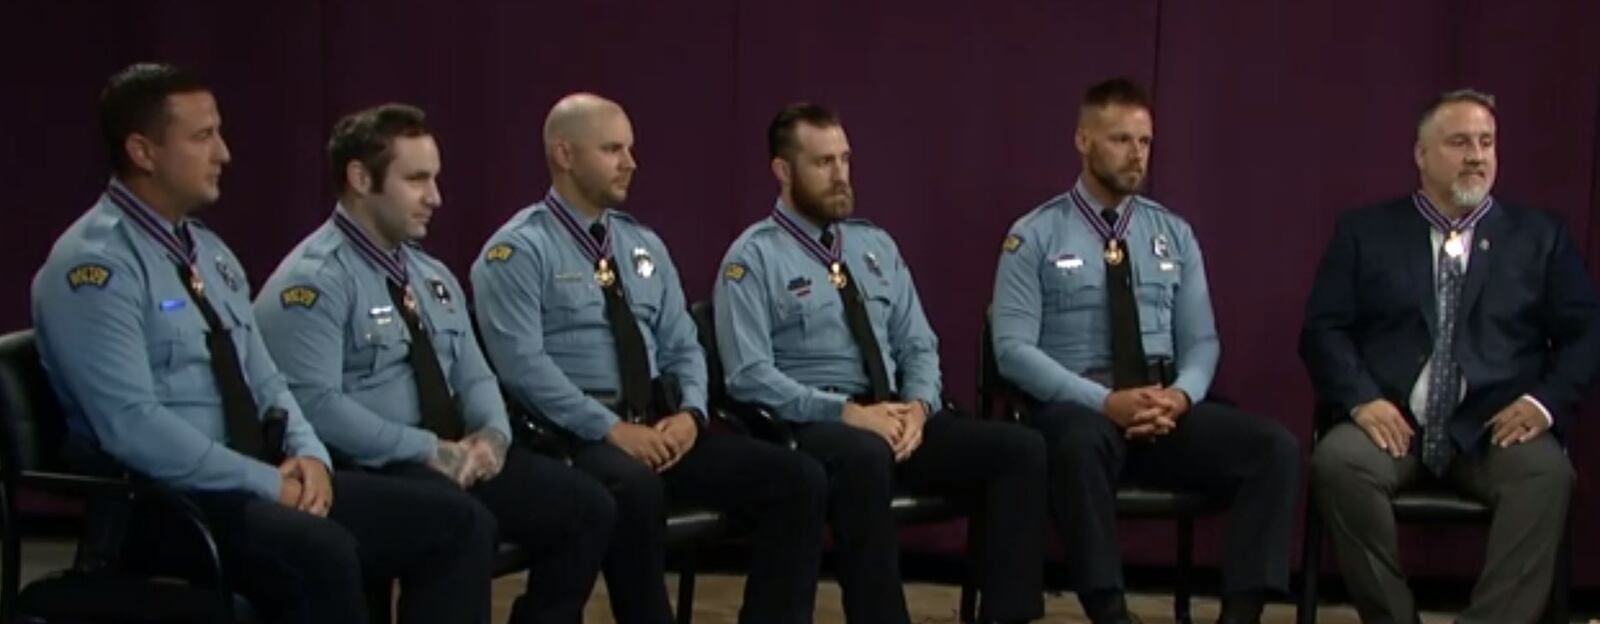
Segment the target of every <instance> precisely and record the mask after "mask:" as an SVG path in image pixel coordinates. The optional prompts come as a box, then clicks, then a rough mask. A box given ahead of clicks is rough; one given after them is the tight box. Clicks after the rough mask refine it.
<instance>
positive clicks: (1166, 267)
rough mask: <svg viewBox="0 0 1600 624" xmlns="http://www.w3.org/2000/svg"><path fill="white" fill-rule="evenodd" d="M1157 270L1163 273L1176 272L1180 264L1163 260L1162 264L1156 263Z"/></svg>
mask: <svg viewBox="0 0 1600 624" xmlns="http://www.w3.org/2000/svg"><path fill="white" fill-rule="evenodd" d="M1156 268H1158V269H1161V270H1163V271H1176V270H1178V263H1176V262H1172V261H1170V260H1162V261H1161V262H1158V263H1156Z"/></svg>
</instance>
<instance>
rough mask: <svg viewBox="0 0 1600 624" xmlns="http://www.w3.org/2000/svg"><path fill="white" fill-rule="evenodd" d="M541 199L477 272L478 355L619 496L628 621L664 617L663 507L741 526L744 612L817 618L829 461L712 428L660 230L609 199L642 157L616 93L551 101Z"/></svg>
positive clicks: (619, 593) (616, 559) (612, 585)
mask: <svg viewBox="0 0 1600 624" xmlns="http://www.w3.org/2000/svg"><path fill="white" fill-rule="evenodd" d="M544 144H545V157H546V159H547V161H548V164H549V168H550V191H549V192H548V193H547V194H546V195H545V198H544V199H543V200H542V201H540V202H538V203H536V204H534V205H532V206H530V207H528V208H525V209H523V210H522V211H520V212H518V213H517V214H516V215H514V216H512V217H511V220H510V221H509V222H507V223H506V224H505V225H504V226H503V227H501V228H500V230H499V231H498V232H496V233H495V234H494V235H493V236H492V237H490V238H489V241H488V242H487V243H485V245H484V248H483V253H482V254H480V256H479V258H478V260H477V261H475V262H474V263H473V265H472V285H473V288H474V291H475V292H476V293H477V300H478V309H477V313H478V320H479V325H480V327H481V329H482V331H483V336H484V344H485V345H486V346H487V350H488V352H489V359H490V361H491V362H493V363H494V365H495V368H496V370H498V371H499V373H500V379H501V382H502V383H503V384H504V386H505V388H506V389H507V391H508V392H509V393H510V395H511V400H512V401H513V402H515V403H516V404H517V405H519V406H521V407H522V408H523V409H525V410H527V411H528V412H531V413H532V414H533V417H534V418H536V419H540V420H543V421H546V422H548V423H549V424H550V425H551V426H552V427H553V428H556V429H558V430H559V431H562V432H565V433H566V434H568V435H569V436H570V438H571V440H570V442H571V453H572V461H573V465H575V466H576V467H577V468H578V469H579V470H582V471H584V472H587V473H589V474H591V475H593V476H594V477H595V478H596V479H598V480H599V481H600V482H601V483H602V484H603V485H605V486H606V487H608V488H610V490H611V492H612V495H613V497H614V498H615V500H616V503H617V521H616V528H615V529H614V530H613V531H612V534H611V545H610V548H609V549H608V550H607V553H606V558H605V562H604V565H603V570H604V574H605V579H606V586H607V589H608V593H609V594H610V596H611V609H612V613H613V615H614V617H615V619H616V621H617V622H620V623H621V624H666V623H667V622H669V621H670V619H671V616H670V613H669V609H668V604H667V593H666V587H665V585H664V584H663V576H664V574H665V569H664V568H665V565H666V563H665V556H666V522H665V520H666V517H667V513H668V511H669V505H692V506H696V507H709V508H712V509H716V510H719V511H722V512H724V513H726V514H728V515H730V516H733V517H736V518H738V519H740V520H742V521H744V522H745V523H747V526H750V527H751V528H752V533H751V535H750V546H751V557H750V559H751V560H750V567H749V569H750V574H749V580H748V581H747V582H746V583H745V591H744V605H743V608H742V609H740V612H739V621H740V622H743V623H747V624H757V623H760V624H767V623H774V624H783V623H790V624H800V623H802V622H810V621H811V620H812V611H813V606H814V604H815V602H816V581H817V570H818V566H819V565H820V563H821V561H820V560H821V556H822V555H821V552H822V529H823V510H824V508H823V505H824V498H823V497H824V495H825V489H826V483H825V477H824V475H823V474H822V470H821V469H820V468H818V467H817V466H816V465H814V464H813V463H812V462H809V461H806V460H805V459H804V458H801V457H798V456H796V455H795V454H794V453H791V452H790V451H788V450H787V449H783V448H780V447H778V446H776V445H772V444H767V443H764V442H761V441H759V440H755V439H752V438H749V437H745V436H741V435H736V434H731V433H727V432H723V431H718V430H713V429H709V428H707V424H708V423H707V422H706V384H707V380H706V363H705V352H704V349H703V348H702V347H701V346H700V342H699V340H698V334H697V332H696V330H695V324H694V320H693V319H692V318H691V317H690V316H689V310H688V306H687V305H686V304H685V301H684V297H683V287H682V285H681V284H680V283H679V281H678V269H677V267H676V266H674V265H673V263H672V258H671V257H669V256H668V255H667V248H666V245H665V244H663V243H662V241H661V238H660V237H659V236H657V235H656V233H655V232H654V231H652V230H650V229H649V228H647V227H645V226H644V225H643V224H641V223H640V222H639V221H637V220H636V219H634V217H633V216H632V215H630V214H628V213H626V212H622V211H620V210H618V209H617V207H618V206H620V205H621V204H622V203H623V202H624V201H625V200H626V199H627V197H628V185H629V183H630V182H631V181H632V178H633V172H634V170H635V169H636V167H637V163H636V162H635V160H634V157H633V126H632V124H631V123H629V121H628V115H627V114H626V113H625V112H623V110H622V107H621V106H619V105H617V103H615V102H612V101H610V100H607V99H605V98H602V97H599V96H597V95H593V94H587V93H578V94H573V95H569V96H567V97H565V98H562V99H561V101H559V102H557V103H556V105H555V106H554V107H553V108H551V110H550V114H549V116H548V117H547V118H546V120H545V127H544Z"/></svg>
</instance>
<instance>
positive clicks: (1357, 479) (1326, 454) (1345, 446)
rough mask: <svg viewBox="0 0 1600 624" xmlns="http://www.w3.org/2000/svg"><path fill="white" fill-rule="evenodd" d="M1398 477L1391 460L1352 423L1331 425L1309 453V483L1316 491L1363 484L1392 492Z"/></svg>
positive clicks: (1347, 487)
mask: <svg viewBox="0 0 1600 624" xmlns="http://www.w3.org/2000/svg"><path fill="white" fill-rule="evenodd" d="M1398 478H1399V477H1398V473H1397V471H1396V470H1395V469H1394V459H1393V458H1392V457H1390V456H1389V455H1388V454H1387V453H1385V452H1384V451H1383V450H1381V449H1379V448H1378V446H1377V444H1375V443H1373V441H1372V439H1371V438H1369V437H1367V434H1366V433H1365V432H1363V431H1362V430H1361V428H1360V427H1357V426H1355V425H1353V424H1341V425H1337V426H1335V427H1334V428H1333V429H1331V430H1329V431H1328V433H1327V434H1326V435H1324V436H1323V437H1322V441H1321V442H1318V443H1317V446H1316V448H1315V449H1313V450H1312V452H1311V482H1312V484H1313V485H1314V486H1315V487H1316V488H1317V489H1318V490H1319V491H1324V492H1328V491H1330V489H1333V488H1339V489H1349V488H1351V487H1358V486H1362V485H1365V486H1366V487H1370V488H1374V489H1377V490H1380V491H1383V492H1385V493H1393V492H1394V490H1395V489H1396V488H1397V487H1398V486H1399V483H1398Z"/></svg>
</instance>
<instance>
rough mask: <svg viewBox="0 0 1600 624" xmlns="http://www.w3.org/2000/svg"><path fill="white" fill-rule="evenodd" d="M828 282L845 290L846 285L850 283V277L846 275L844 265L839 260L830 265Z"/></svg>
mask: <svg viewBox="0 0 1600 624" xmlns="http://www.w3.org/2000/svg"><path fill="white" fill-rule="evenodd" d="M828 282H830V283H832V284H833V287H834V288H835V289H838V290H844V287H845V286H849V285H850V279H849V278H847V277H845V276H844V265H842V264H839V263H838V262H834V263H832V264H829V265H828Z"/></svg>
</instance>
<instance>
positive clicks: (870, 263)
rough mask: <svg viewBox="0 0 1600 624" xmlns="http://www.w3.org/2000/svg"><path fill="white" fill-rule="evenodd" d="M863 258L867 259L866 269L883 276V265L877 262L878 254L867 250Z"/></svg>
mask: <svg viewBox="0 0 1600 624" xmlns="http://www.w3.org/2000/svg"><path fill="white" fill-rule="evenodd" d="M865 258H866V261H867V270H868V271H872V274H873V275H876V276H878V277H883V266H881V265H879V264H878V256H876V255H873V253H872V252H870V251H869V252H867V253H866V256H865Z"/></svg>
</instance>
